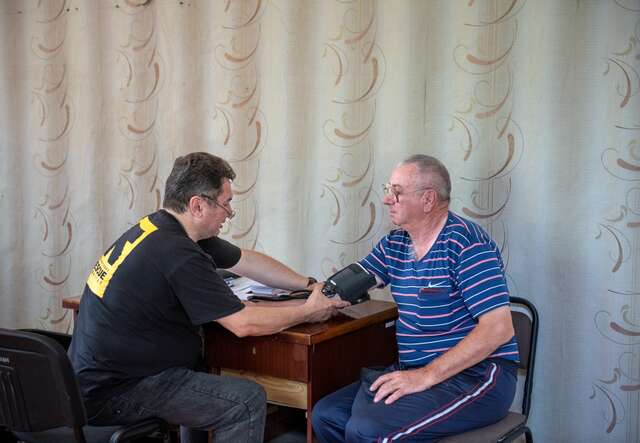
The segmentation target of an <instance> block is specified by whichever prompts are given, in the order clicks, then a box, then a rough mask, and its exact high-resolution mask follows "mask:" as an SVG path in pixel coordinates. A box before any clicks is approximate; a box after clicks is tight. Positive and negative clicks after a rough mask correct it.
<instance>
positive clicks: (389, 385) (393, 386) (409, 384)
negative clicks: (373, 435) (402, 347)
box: [370, 368, 432, 405]
mask: <svg viewBox="0 0 640 443" xmlns="http://www.w3.org/2000/svg"><path fill="white" fill-rule="evenodd" d="M431 386H432V384H431V383H429V377H428V376H427V374H426V373H425V370H424V368H420V369H410V370H407V371H394V372H390V373H388V374H384V375H381V376H380V377H378V378H377V379H376V381H374V382H373V383H372V384H371V388H370V389H371V390H372V391H376V390H377V391H378V392H376V396H375V397H374V399H373V401H374V403H378V402H379V401H380V400H382V399H383V398H385V397H386V400H385V401H384V404H386V405H390V404H391V403H393V402H394V401H396V400H397V399H399V398H400V397H403V396H405V395H407V394H414V393H416V392H422V391H424V390H425V389H429V388H430V387H431Z"/></svg>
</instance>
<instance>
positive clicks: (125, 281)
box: [69, 210, 243, 416]
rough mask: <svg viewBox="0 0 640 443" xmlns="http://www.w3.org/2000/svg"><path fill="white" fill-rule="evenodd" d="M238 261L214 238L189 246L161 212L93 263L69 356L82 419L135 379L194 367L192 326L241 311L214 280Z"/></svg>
mask: <svg viewBox="0 0 640 443" xmlns="http://www.w3.org/2000/svg"><path fill="white" fill-rule="evenodd" d="M240 254H241V252H240V249H239V248H238V247H236V246H234V245H232V244H231V243H229V242H227V241H225V240H222V239H219V238H217V237H214V238H211V239H207V240H203V241H200V242H198V243H194V242H193V241H192V240H191V239H190V238H189V237H188V236H187V234H186V232H185V230H184V229H183V227H182V225H181V224H180V223H179V222H178V221H177V220H176V219H175V218H174V217H173V216H172V215H171V214H169V213H168V212H166V211H162V210H161V211H158V212H155V213H153V214H151V215H149V216H147V217H145V218H143V219H142V220H140V222H139V223H138V224H137V225H135V226H134V227H132V228H131V229H129V230H128V231H127V232H126V233H125V234H124V235H122V236H121V237H120V238H119V239H118V240H117V241H116V242H115V243H114V244H113V245H112V246H111V247H110V248H109V250H108V251H107V252H105V254H104V255H103V256H102V257H100V259H99V260H98V262H97V263H96V264H95V266H94V267H93V269H92V271H91V273H90V275H89V278H88V279H87V285H86V286H85V289H84V292H83V294H82V300H81V302H80V313H79V316H78V319H77V322H76V324H75V328H74V332H73V340H72V342H71V346H70V348H69V358H70V359H71V362H72V364H73V367H74V369H75V371H76V374H77V377H78V381H79V384H80V389H81V391H82V394H83V397H84V400H85V406H86V407H87V413H88V415H89V416H92V415H93V414H94V413H95V412H97V411H98V410H99V408H100V407H101V404H102V403H103V402H104V401H105V400H106V399H108V398H110V397H111V396H113V395H115V394H117V393H119V392H122V391H124V390H125V389H126V388H127V387H128V386H129V385H130V384H131V383H134V382H136V381H137V380H139V379H140V378H141V377H145V376H149V375H153V374H157V373H158V372H161V371H163V370H165V369H168V368H171V367H189V368H194V367H196V365H197V364H198V363H199V360H200V355H201V338H200V333H199V332H200V331H199V325H202V324H203V323H207V322H210V321H213V320H216V319H218V318H221V317H225V316H227V315H230V314H233V313H235V312H238V311H240V310H241V309H242V308H243V304H242V303H241V302H240V300H238V298H237V297H236V296H235V295H234V294H233V292H231V290H230V289H229V287H228V286H227V284H226V283H225V282H224V280H223V279H222V278H221V277H220V276H219V275H218V274H217V273H216V268H218V267H219V268H229V267H232V266H233V265H235V264H236V263H237V262H238V261H239V260H240Z"/></svg>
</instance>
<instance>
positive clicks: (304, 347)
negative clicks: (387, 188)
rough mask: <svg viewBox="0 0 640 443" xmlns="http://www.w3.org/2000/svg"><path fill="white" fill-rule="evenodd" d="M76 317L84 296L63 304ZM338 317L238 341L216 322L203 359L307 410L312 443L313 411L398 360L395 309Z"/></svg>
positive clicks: (381, 305)
mask: <svg viewBox="0 0 640 443" xmlns="http://www.w3.org/2000/svg"><path fill="white" fill-rule="evenodd" d="M62 305H63V306H64V307H65V308H68V309H73V310H74V311H75V313H76V314H77V311H78V308H79V305H80V297H70V298H65V299H63V302H62ZM348 309H350V310H354V311H355V312H357V313H358V314H359V317H360V318H357V319H353V318H351V317H347V316H346V315H342V314H340V315H338V316H336V317H334V318H332V319H331V320H329V321H327V322H324V323H305V324H302V325H298V326H294V327H292V328H289V329H287V330H285V331H283V332H280V333H279V334H274V335H268V336H263V337H245V338H238V337H236V336H235V335H233V334H232V333H231V332H229V331H227V330H226V329H224V328H222V327H221V326H220V325H219V324H218V323H211V324H207V325H205V327H204V336H205V340H204V342H205V359H206V363H207V365H208V367H209V368H210V369H211V371H212V372H216V373H222V374H230V375H237V376H243V377H247V378H251V379H253V380H255V381H257V382H258V383H260V384H261V385H262V386H264V388H265V390H266V392H267V399H268V401H269V402H270V403H275V404H280V405H285V406H290V407H296V408H300V409H304V410H306V411H307V442H309V443H311V442H312V441H313V432H312V429H311V413H310V412H311V409H312V408H313V405H314V404H315V403H316V402H317V401H318V400H320V399H321V398H322V397H324V396H325V395H327V394H329V393H331V392H333V391H335V390H336V389H338V388H340V387H342V386H345V385H347V384H349V383H352V382H354V381H356V380H358V379H359V377H360V368H361V367H364V366H377V365H384V366H386V365H389V364H391V363H392V362H393V361H394V360H395V359H396V356H397V347H396V340H395V330H396V328H395V320H396V318H397V317H398V311H397V308H396V305H395V304H394V303H391V302H385V301H379V300H369V301H367V302H364V303H361V304H359V305H356V306H351V307H349V308H348Z"/></svg>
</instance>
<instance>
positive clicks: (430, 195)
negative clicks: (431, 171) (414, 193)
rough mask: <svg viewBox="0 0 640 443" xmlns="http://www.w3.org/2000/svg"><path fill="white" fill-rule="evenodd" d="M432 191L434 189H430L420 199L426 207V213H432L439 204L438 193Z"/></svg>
mask: <svg viewBox="0 0 640 443" xmlns="http://www.w3.org/2000/svg"><path fill="white" fill-rule="evenodd" d="M431 191H432V189H428V190H427V191H425V192H424V193H423V194H422V197H421V198H420V200H421V201H422V206H423V207H424V209H425V211H426V212H429V211H431V210H432V209H433V208H434V207H435V205H436V203H437V198H436V193H435V192H431Z"/></svg>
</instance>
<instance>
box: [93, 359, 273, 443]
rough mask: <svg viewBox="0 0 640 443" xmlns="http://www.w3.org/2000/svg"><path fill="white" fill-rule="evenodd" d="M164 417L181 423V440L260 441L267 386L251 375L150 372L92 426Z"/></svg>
mask: <svg viewBox="0 0 640 443" xmlns="http://www.w3.org/2000/svg"><path fill="white" fill-rule="evenodd" d="M147 417H160V418H163V419H164V420H166V421H168V422H169V423H172V424H178V425H181V429H180V433H181V441H182V442H183V443H185V442H191V443H195V442H201V441H207V440H206V438H207V432H206V431H207V430H210V429H213V430H214V435H215V441H216V442H234V443H235V442H247V443H250V442H262V439H263V435H264V424H265V417H266V395H265V393H264V389H263V388H262V387H261V386H260V385H258V384H257V383H254V382H252V381H250V380H245V379H242V378H237V377H227V376H218V375H214V374H207V373H204V372H196V371H192V370H190V369H186V368H171V369H167V370H166V371H163V372H161V373H159V374H156V375H154V376H151V377H147V378H145V379H143V380H142V381H140V382H139V383H137V384H136V385H134V386H133V387H132V388H131V389H129V390H128V391H126V392H124V393H123V394H121V395H118V396H116V397H113V398H112V399H111V400H110V401H109V402H107V404H105V405H104V407H103V408H102V409H101V410H100V412H98V413H97V414H96V415H95V416H93V417H91V418H90V419H89V422H90V424H92V425H112V424H128V423H133V422H136V421H138V420H141V419H143V418H147Z"/></svg>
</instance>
